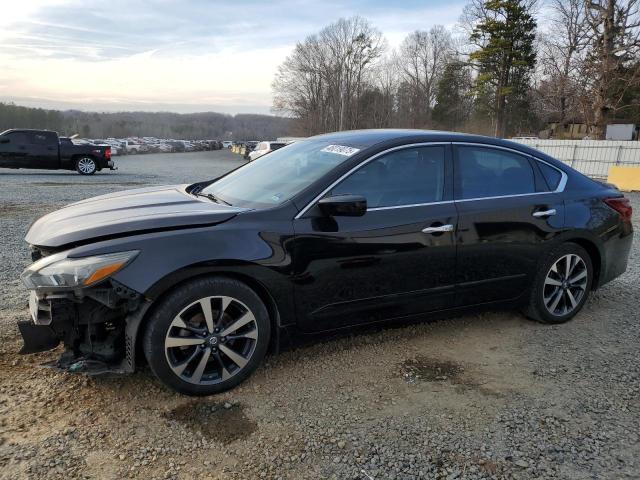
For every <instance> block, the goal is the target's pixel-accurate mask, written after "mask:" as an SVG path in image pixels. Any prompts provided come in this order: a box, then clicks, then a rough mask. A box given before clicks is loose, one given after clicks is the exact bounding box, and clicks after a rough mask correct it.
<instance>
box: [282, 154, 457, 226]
mask: <svg viewBox="0 0 640 480" xmlns="http://www.w3.org/2000/svg"><path fill="white" fill-rule="evenodd" d="M436 145H451V142H420V143H408V144H406V145H399V146H397V147H392V148H389V149H387V150H383V151H382V152H379V153H376V154H375V155H373V156H371V157H369V158H367V159H365V160H363V161H362V162H360V163H359V164H358V165H356V166H355V167H353V168H352V169H351V170H349V171H348V172H346V173H345V174H344V175H342V176H341V177H340V178H338V179H337V180H335V181H334V182H333V183H331V184H330V185H329V186H328V187H327V188H325V189H324V190H323V191H322V192H320V193H319V194H318V195H317V196H316V197H314V199H313V200H311V201H310V202H309V203H307V205H306V206H305V207H304V208H303V209H302V210H300V212H299V213H298V214H297V215H296V216H295V217H293V219H294V220H298V219H299V218H300V217H302V216H303V215H304V214H305V213H307V212H308V211H309V210H310V209H311V208H312V207H313V206H314V205H315V204H316V203H317V202H318V200H320V199H321V198H322V197H324V195H325V194H326V193H327V192H329V191H330V190H331V189H332V188H333V187H335V186H336V185H337V184H339V183H340V182H341V181H343V180H344V179H345V178H347V177H348V176H349V175H351V174H352V173H353V172H355V171H356V170H358V169H359V168H361V167H364V166H365V165H366V164H367V163H369V162H372V161H374V160H375V159H376V158H379V157H381V156H383V155H386V154H387V153H390V152H395V151H397V150H404V149H406V148H414V147H431V146H436ZM436 203H453V201H452V200H443V201H442V202H431V203H427V204H415V205H394V206H390V207H374V208H372V209H369V208H367V212H369V211H374V209H384V210H387V209H392V208H408V207H414V206H422V205H434V204H436Z"/></svg>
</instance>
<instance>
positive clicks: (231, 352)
mask: <svg viewBox="0 0 640 480" xmlns="http://www.w3.org/2000/svg"><path fill="white" fill-rule="evenodd" d="M270 336H271V323H270V321H269V314H268V312H267V309H266V307H265V306H264V304H263V302H262V301H261V300H260V297H259V296H258V295H257V294H256V293H255V292H254V291H253V290H252V289H251V288H249V287H248V286H247V285H245V284H244V283H241V282H239V281H237V280H233V279H230V278H224V277H207V278H202V279H198V280H194V281H192V282H189V283H187V284H185V285H183V286H181V287H179V288H177V289H176V290H174V291H173V292H171V293H170V294H169V295H168V296H167V297H166V298H164V299H163V300H161V301H160V303H159V304H158V305H157V307H156V308H155V309H154V312H153V314H152V315H151V317H150V318H149V322H148V326H147V328H146V331H145V334H144V338H143V349H144V353H145V356H146V358H147V361H148V363H149V366H150V367H151V370H152V371H153V373H154V374H155V375H156V377H158V379H159V380H160V381H161V382H162V383H164V384H165V385H167V386H168V387H170V388H172V389H174V390H176V391H178V392H180V393H184V394H186V395H211V394H214V393H220V392H224V391H225V390H229V389H231V388H233V387H235V386H236V385H238V384H239V383H241V382H242V381H244V380H245V379H246V378H248V377H249V376H250V375H251V374H252V373H253V371H254V370H255V369H256V368H257V367H258V366H259V365H260V362H261V361H262V359H263V358H264V356H265V354H266V352H267V348H268V346H269V338H270Z"/></svg>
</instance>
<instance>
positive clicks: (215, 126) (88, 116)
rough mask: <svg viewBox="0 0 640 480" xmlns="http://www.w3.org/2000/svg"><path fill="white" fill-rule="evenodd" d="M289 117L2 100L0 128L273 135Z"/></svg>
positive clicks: (284, 130) (281, 132) (93, 134)
mask: <svg viewBox="0 0 640 480" xmlns="http://www.w3.org/2000/svg"><path fill="white" fill-rule="evenodd" d="M290 123H291V120H290V119H289V118H284V117H276V116H272V115H254V114H238V115H225V114H222V113H213V112H205V113H190V114H179V113H169V112H154V113H151V112H118V113H97V112H83V111H78V110H67V111H59V110H46V109H42V108H30V107H22V106H18V105H13V104H10V103H0V131H4V130H7V129H9V128H36V129H47V130H54V131H56V132H59V133H60V134H61V135H74V134H78V135H80V136H81V137H83V138H108V137H115V138H123V137H158V138H179V139H184V140H190V139H194V140H195V139H235V140H254V139H255V140H261V139H275V138H277V137H281V136H285V135H288V134H290Z"/></svg>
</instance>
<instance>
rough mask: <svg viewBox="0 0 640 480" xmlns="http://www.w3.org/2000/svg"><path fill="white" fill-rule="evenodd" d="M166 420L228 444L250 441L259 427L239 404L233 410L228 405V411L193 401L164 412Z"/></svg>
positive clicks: (212, 403)
mask: <svg viewBox="0 0 640 480" xmlns="http://www.w3.org/2000/svg"><path fill="white" fill-rule="evenodd" d="M164 417H165V418H167V419H168V420H173V421H176V422H179V423H181V424H183V425H184V426H185V427H187V428H188V429H189V430H193V431H199V432H200V433H202V435H203V436H205V437H207V438H208V439H210V440H216V441H218V442H221V443H223V444H225V445H227V444H229V443H232V442H235V441H236V440H240V439H243V438H247V437H249V436H250V435H251V434H252V433H253V432H255V431H256V430H257V429H258V424H257V423H256V422H255V421H253V420H251V419H250V418H248V417H247V416H246V415H245V413H244V407H243V406H242V405H240V404H235V405H231V406H230V407H229V405H228V404H227V408H225V404H223V403H217V402H190V403H186V404H184V405H180V406H179V407H176V408H174V409H173V410H171V411H169V412H167V413H165V414H164Z"/></svg>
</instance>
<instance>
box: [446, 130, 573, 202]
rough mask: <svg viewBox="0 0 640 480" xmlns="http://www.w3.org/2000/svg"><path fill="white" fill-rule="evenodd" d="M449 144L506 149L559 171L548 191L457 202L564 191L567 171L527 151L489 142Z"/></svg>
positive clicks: (453, 143)
mask: <svg viewBox="0 0 640 480" xmlns="http://www.w3.org/2000/svg"><path fill="white" fill-rule="evenodd" d="M451 144H452V145H462V146H468V147H485V148H495V149H497V150H507V151H509V152H513V153H517V154H518V155H522V156H524V157H528V158H531V159H532V160H534V161H536V162H542V163H544V164H545V165H548V166H550V167H551V168H555V169H556V170H557V171H558V172H560V175H561V176H560V182H558V186H557V187H556V189H555V190H549V191H548V192H532V193H517V194H513V195H498V196H495V197H478V198H465V199H460V200H456V201H458V202H467V201H469V200H482V199H494V198H509V197H522V196H524V195H538V194H541V193H562V192H564V188H565V187H566V185H567V180H568V178H569V176H568V175H567V173H566V172H565V171H564V170H562V169H561V168H558V167H556V166H555V165H552V164H550V163H549V162H546V161H544V160H542V159H541V158H538V157H536V156H534V155H531V154H529V153H525V152H521V151H520V150H516V149H515V148H509V147H503V146H501V145H490V144H487V143H471V142H451ZM545 181H546V180H545Z"/></svg>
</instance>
